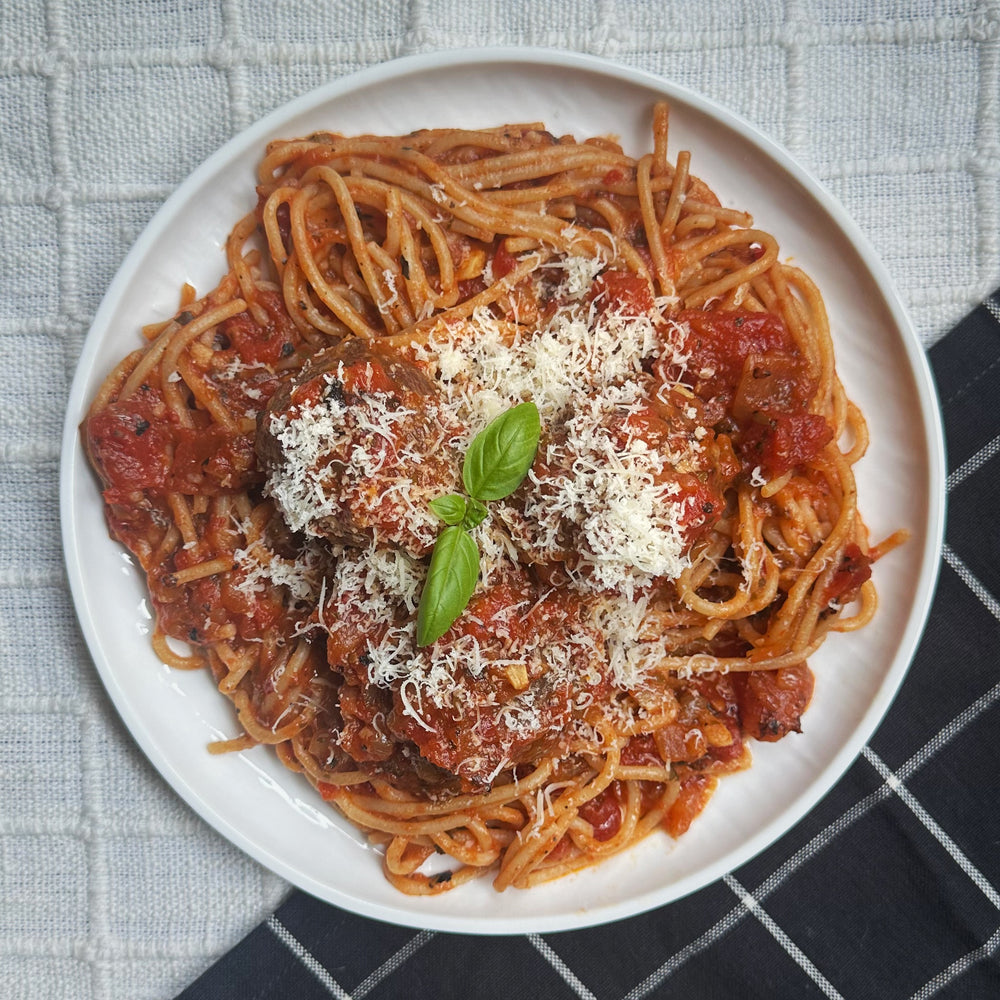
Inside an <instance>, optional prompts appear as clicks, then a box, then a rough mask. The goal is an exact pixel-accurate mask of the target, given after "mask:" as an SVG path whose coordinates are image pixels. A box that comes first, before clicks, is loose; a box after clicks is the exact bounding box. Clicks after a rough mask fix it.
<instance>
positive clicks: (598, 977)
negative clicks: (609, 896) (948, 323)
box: [180, 293, 1000, 1000]
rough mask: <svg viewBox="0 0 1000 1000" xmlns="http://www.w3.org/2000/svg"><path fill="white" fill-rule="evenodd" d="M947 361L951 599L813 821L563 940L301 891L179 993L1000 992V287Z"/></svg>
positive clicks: (947, 348) (942, 357)
mask: <svg viewBox="0 0 1000 1000" xmlns="http://www.w3.org/2000/svg"><path fill="white" fill-rule="evenodd" d="M930 357H931V362H932V366H933V369H934V373H935V376H936V380H937V385H938V389H939V393H940V397H941V401H942V406H943V409H944V416H945V426H946V432H947V444H948V451H949V463H950V465H949V470H950V471H949V476H948V495H949V502H950V509H951V518H950V527H949V529H948V531H947V542H946V547H945V550H944V558H943V565H942V568H941V579H940V583H939V587H938V592H937V595H936V599H935V603H934V608H933V611H932V613H931V617H930V620H929V623H928V626H927V629H926V631H925V634H924V638H923V641H922V643H921V646H920V649H919V652H918V654H917V656H916V659H915V662H914V664H913V666H912V668H911V670H910V673H909V675H908V676H907V679H906V682H905V683H904V685H903V688H902V690H901V693H900V694H899V696H898V698H897V699H896V701H895V703H894V705H893V707H892V709H891V710H890V712H889V713H888V715H887V716H886V718H885V720H884V721H883V723H882V725H881V726H880V728H879V729H878V731H877V733H876V734H875V736H874V737H873V739H872V740H871V742H870V743H869V745H868V746H867V747H866V748H865V750H864V752H863V753H862V755H861V756H860V758H859V759H858V760H857V762H856V763H855V764H854V766H853V767H851V769H850V770H849V771H848V773H847V774H846V775H845V776H844V778H843V779H842V780H841V781H840V782H839V783H838V784H837V786H836V787H835V788H834V789H833V791H832V792H831V793H830V794H829V795H828V796H827V797H826V798H825V799H824V800H823V801H822V802H821V803H820V804H819V805H818V806H817V807H816V808H815V809H814V810H813V811H812V812H811V813H810V814H809V815H808V816H807V817H806V818H805V819H804V820H803V821H802V822H801V823H800V824H799V825H798V826H796V828H795V829H793V830H792V831H791V832H790V833H789V834H787V835H786V836H785V837H784V838H782V839H781V840H780V841H778V842H777V843H775V844H774V845H772V846H771V847H770V848H769V849H768V850H766V851H764V852H763V853H762V854H760V855H759V856H758V857H756V858H754V859H753V860H752V861H750V862H749V863H747V864H746V865H744V866H743V867H742V868H740V869H738V870H737V871H734V872H732V873H731V874H729V875H727V876H726V877H725V878H723V879H722V880H721V881H720V882H718V883H716V884H714V885H712V886H709V887H708V888H705V889H703V890H701V891H700V892H697V893H694V894H693V895H691V896H689V897H687V898H685V899H682V900H680V901H679V902H676V903H673V904H670V905H669V906H665V907H662V908H660V909H657V910H654V911H651V912H649V913H646V914H643V915H641V916H637V917H633V918H631V919H628V920H624V921H620V922H618V923H614V924H610V925H607V926H603V927H596V928H589V929H586V930H581V931H567V932H562V933H559V934H546V935H541V934H530V935H527V936H523V937H506V938H481V937H471V936H465V935H457V934H442V933H433V932H430V931H414V930H407V929H403V928H398V927H391V926H388V925H385V924H381V923H378V922H375V921H372V920H368V919H366V918H363V917H357V916H354V915H352V914H348V913H344V912H342V911H340V910H338V909H335V908H334V907H331V906H329V905H327V904H325V903H321V902H319V901H317V900H315V899H313V898H311V897H309V896H307V895H305V894H303V893H301V892H294V893H293V894H292V895H291V897H290V898H289V899H288V900H287V901H286V902H285V903H284V904H283V905H282V906H281V907H280V908H279V909H278V910H277V912H276V913H275V914H274V915H273V916H271V917H270V918H269V919H268V920H267V921H266V922H265V923H264V924H262V925H261V926H260V927H259V928H257V929H256V930H255V931H253V933H251V934H250V935H249V936H248V937H247V938H246V939H245V940H244V941H243V942H242V943H241V944H240V945H239V946H238V947H236V948H235V949H234V950H233V951H232V952H230V953H229V954H228V955H226V956H225V957H224V958H223V959H222V960H221V961H220V962H218V963H217V964H216V965H215V966H214V967H213V968H212V969H211V970H209V971H208V972H207V973H206V974H205V975H204V976H202V977H201V978H200V979H199V980H198V981H197V982H195V983H194V984H193V985H192V986H191V987H190V988H188V989H187V990H185V991H184V992H183V993H182V994H181V996H180V1000H264V998H268V997H279V996H295V997H299V998H303V1000H305V998H309V1000H312V998H314V997H315V998H317V1000H319V998H329V997H337V998H340V1000H347V998H353V1000H362V998H364V1000H389V998H390V997H399V996H410V997H461V996H475V997H477V998H483V1000H485V998H494V997H495V998H497V1000H508V998H509V997H511V996H539V997H542V996H544V997H546V998H548V1000H560V998H565V1000H644V998H668V997H669V998H673V997H677V998H681V997H685V998H687V997H711V996H724V995H733V996H745V997H788V998H798V997H812V996H816V997H827V998H830V1000H835V998H840V997H844V998H861V997H879V998H881V1000H896V998H899V1000H903V998H911V1000H929V998H930V997H935V998H944V997H954V998H956V1000H958V998H962V1000H972V998H982V1000H995V998H996V997H998V996H1000V956H998V950H1000V851H998V850H997V841H998V837H1000V755H998V753H997V750H996V738H997V734H998V733H1000V672H998V666H1000V502H998V500H997V486H998V484H1000V410H998V408H997V405H996V401H997V399H1000V293H998V294H997V295H996V296H994V297H992V298H990V299H989V300H987V301H986V302H985V303H984V304H983V305H982V306H980V307H979V308H978V309H976V310H975V312H973V313H972V314H971V315H970V316H969V317H968V318H967V319H965V320H964V321H963V322H962V323H961V324H960V325H959V326H958V328H957V329H955V330H954V331H953V332H952V333H950V334H949V335H948V336H947V337H945V338H944V339H943V340H941V341H940V342H939V343H938V344H937V345H936V346H935V347H934V348H933V349H932V350H931V352H930ZM470 970H475V972H474V973H471V972H470ZM470 975H474V977H475V978H474V980H473V979H470Z"/></svg>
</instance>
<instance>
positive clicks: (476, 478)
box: [417, 403, 542, 646]
mask: <svg viewBox="0 0 1000 1000" xmlns="http://www.w3.org/2000/svg"><path fill="white" fill-rule="evenodd" d="M541 433H542V422H541V417H540V416H539V414H538V407H537V406H535V404H534V403H519V404H518V405H517V406H514V407H512V408H511V409H509V410H505V411H504V412H503V413H501V414H500V416H498V417H497V418H496V419H495V420H491V421H490V422H489V423H488V424H487V425H486V426H485V427H484V428H483V429H482V430H481V431H480V432H479V433H478V434H477V435H476V436H475V437H474V438H473V439H472V442H471V443H470V444H469V450H468V451H467V452H466V453H465V461H464V463H463V465H462V484H463V485H464V486H465V491H466V495H462V494H461V493H448V494H447V495H446V496H442V497H437V498H436V499H434V500H431V501H430V503H429V504H428V506H429V507H430V509H431V510H432V511H433V512H434V513H435V514H436V515H437V516H438V517H439V518H441V520H442V521H444V523H445V524H446V525H447V527H445V528H443V529H442V530H441V533H440V534H439V535H438V537H437V540H436V541H435V543H434V550H433V552H431V564H430V568H429V569H428V571H427V579H426V580H425V581H424V589H423V591H422V592H421V594H420V607H419V608H418V609H417V645H418V646H429V645H430V644H431V643H432V642H435V641H436V640H438V639H440V638H441V636H443V635H444V634H445V632H447V631H448V629H450V628H451V626H452V624H453V623H454V621H455V619H456V618H457V617H458V616H459V615H460V614H461V613H462V612H463V611H464V610H465V606H466V605H467V604H468V603H469V598H470V597H472V593H473V591H474V590H475V589H476V583H477V582H478V580H479V549H478V547H477V546H476V543H475V541H473V539H472V536H471V535H470V534H469V532H470V531H471V530H472V529H473V528H474V527H476V525H477V524H481V523H482V522H483V521H484V520H485V519H486V517H487V516H488V513H489V512H488V511H487V509H486V503H487V502H488V501H491V500H502V499H503V498H504V497H507V496H510V494H511V493H513V492H514V490H516V489H517V488H518V486H520V485H521V482H522V481H523V480H524V477H525V476H526V475H527V474H528V470H529V469H530V468H531V463H532V462H533V461H534V460H535V452H536V451H537V450H538V439H539V438H540V437H541Z"/></svg>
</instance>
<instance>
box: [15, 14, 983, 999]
mask: <svg viewBox="0 0 1000 1000" xmlns="http://www.w3.org/2000/svg"><path fill="white" fill-rule="evenodd" d="M476 44H491V45H541V46H550V47H559V48H572V49H577V50H580V51H584V52H589V53H593V54H597V55H601V56H605V57H609V58H612V59H616V60H619V61H621V62H623V63H625V64H628V65H633V66H637V67H641V68H643V69H646V70H650V71H652V72H655V73H658V74H661V75H662V76H664V77H667V78H670V79H671V80H673V81H676V82H678V83H680V84H683V85H686V86H688V87H690V88H692V89H695V90H697V91H700V92H702V93H704V94H707V95H709V96H711V97H713V98H715V99H717V100H718V101H720V102H722V103H723V104H725V105H727V106H729V107H730V108H732V109H733V110H735V111H736V112H738V113H740V114H742V115H743V116H745V117H746V118H748V119H750V120H751V121H753V122H755V123H756V124H758V125H759V126H760V127H761V128H762V129H764V130H765V131H766V132H767V133H769V134H770V135H771V136H773V137H774V138H775V139H777V140H778V141H779V142H781V143H783V144H784V145H785V146H786V147H788V148H789V149H790V150H791V152H792V153H793V154H794V155H795V156H796V157H798V158H799V159H800V160H801V161H802V162H803V163H804V164H805V165H806V166H807V167H808V168H810V169H811V170H812V171H813V172H814V173H815V174H817V175H818V176H819V177H820V178H821V179H822V180H823V181H825V182H826V184H827V185H828V187H829V188H830V189H831V190H832V192H833V193H834V194H835V195H836V196H837V197H839V198H840V199H841V201H842V202H843V203H844V204H845V205H846V207H847V208H848V210H849V211H850V212H851V213H852V214H853V215H854V217H855V218H856V219H857V221H858V222H859V223H860V225H861V227H862V229H863V230H864V231H865V232H866V233H867V235H868V236H869V238H870V239H871V241H872V242H873V244H874V245H875V247H876V249H877V250H878V251H879V252H880V253H881V254H882V256H883V258H884V260H885V262H886V264H887V266H888V268H889V270H890V272H891V273H892V275H893V277H894V278H895V280H896V282H897V283H898V286H899V289H900V291H901V293H902V297H903V299H904V301H905V303H906V304H907V305H908V307H909V309H910V311H911V315H912V318H913V320H914V323H915V325H916V327H917V329H918V332H919V334H920V337H921V338H922V340H923V342H924V343H925V345H928V346H929V345H930V344H931V343H933V342H934V341H935V340H936V339H937V338H938V337H940V336H941V335H942V334H943V333H944V332H945V331H946V329H947V328H948V327H949V325H950V324H951V323H953V322H954V321H955V320H957V319H958V318H959V317H960V316H961V315H962V314H963V313H964V312H965V311H966V310H967V308H968V307H970V306H971V305H972V304H973V303H974V302H976V301H977V300H978V299H980V298H981V297H982V296H983V295H984V294H985V293H987V292H988V291H991V290H992V289H994V288H996V287H997V286H998V285H1000V216H998V213H1000V190H998V186H1000V115H998V107H1000V3H995V2H981V3H973V2H963V0H914V2H906V0H898V2H892V0H835V2H819V0H798V2H796V0H744V2H739V0H736V2H732V3H726V4H721V3H719V4H716V3H712V2H706V0H678V2H669V0H658V2H655V3H652V2H650V3H647V2H634V3H630V2H627V0H617V2H616V0H601V2H585V0H546V2H545V3H540V2H537V0H509V2H505V0H489V2H481V0H461V2H458V0H447V2H442V3H434V2H431V0H409V2H405V0H400V2H393V0H341V2H338V0H273V2H271V3H267V4H258V3H254V2H251V0H184V2H178V0H49V2H47V3H46V2H42V0H27V2H26V3H25V2H21V3H13V2H11V3H6V4H5V5H4V9H3V13H2V17H0V337H2V340H0V344H2V348H0V350H2V354H0V357H2V364H0V532H2V536H0V995H2V996H4V997H12V998H32V1000H35V998H37V1000H41V998H44V1000H60V998H67V1000H69V998H72V1000H89V998H112V997H113V998H129V1000H141V998H168V997H171V996H173V995H174V994H175V993H177V992H178V991H179V990H180V989H181V988H183V987H184V986H185V985H186V984H187V983H188V982H189V981H190V980H191V979H193V978H194V977H195V976H196V975H197V974H198V973H200V972H201V971H202V970H203V969H204V968H206V967H207V966H208V965H209V964H210V963H211V962H212V961H213V959H214V958H215V957H217V956H218V955H220V954H221V953H222V952H224V951H225V950H227V949H228V948H229V947H230V946H231V945H233V944H235V942H236V941H237V940H238V939H239V938H240V937H241V936H242V935H243V934H244V933H245V932H247V931H248V930H250V928H252V927H253V926H254V925H255V924H256V923H257V922H259V921H260V920H261V919H262V918H263V917H264V916H265V915H266V914H267V913H268V912H269V911H270V910H271V909H272V908H273V907H274V906H275V905H276V904H277V903H278V902H279V900H280V899H281V898H282V895H283V894H284V892H285V890H286V886H285V885H284V883H282V882H281V880H279V879H278V878H276V877H275V876H273V875H271V874H269V873H268V872H266V871H264V870H263V869H261V868H260V867H259V866H258V865H257V864H256V863H254V862H252V861H250V860H249V859H248V858H246V857H245V856H244V855H242V854H241V853H240V852H239V851H237V850H236V849H235V848H233V847H231V846H230V845H229V844H228V843H226V842H225V841H223V840H222V839H221V838H220V837H219V836H218V835H217V834H216V833H214V832H213V831H212V830H210V829H209V828H208V827H206V826H205V824H204V823H202V822H201V821H200V820H199V819H198V818H197V817H195V816H194V815H193V814H192V813H191V812H190V811H189V810H188V809H187V807H186V806H184V805H183V804H182V803H181V802H180V801H179V799H178V798H177V797H176V796H175V795H174V793H173V792H172V791H170V790H169V788H167V786H166V785H165V784H164V782H163V781H162V780H161V779H160V778H159V776H158V775H157V774H156V773H155V772H154V771H153V769H152V767H151V766H150V765H149V764H148V763H146V761H145V759H144V758H143V757H142V756H141V754H140V753H139V752H138V750H137V749H136V747H135V746H134V744H133V743H132V741H131V738H130V737H129V735H128V733H127V732H126V730H125V728H124V727H123V725H122V724H121V723H120V722H119V720H118V718H117V716H116V715H115V713H114V711H113V709H112V708H111V707H110V704H109V702H108V699H107V698H106V696H105V694H104V692H103V689H102V688H101V686H100V683H99V681H98V679H97V676H96V673H95V671H94V668H93V666H92V664H91V661H90V659H89V656H88V654H87V651H86V649H85V647H84V644H83V641H82V639H81V636H80V633H79V631H78V629H77V626H76V621H75V618H74V613H73V608H72V605H71V601H70V596H69V592H68V589H67V585H66V579H65V575H64V571H63V565H62V551H61V545H60V534H59V519H58V504H57V492H58V464H59V445H60V432H61V423H62V418H63V412H64V408H65V401H66V397H67V393H68V389H69V384H70V381H71V379H72V376H73V372H74V367H75V364H76V360H77V357H78V355H79V352H80V348H81V345H82V342H83V338H84V336H85V335H86V332H87V329H88V324H89V322H90V320H91V319H92V317H93V314H94V312H95V310H96V308H97V306H98V304H99V302H100V300H101V297H102V295H103V293H104V290H105V288H106V287H107V285H108V283H109V282H110V280H111V278H112V276H113V275H114V273H115V270H116V269H117V267H118V265H119V263H120V262H121V260H122V258H123V257H124V255H125V253H126V252H127V250H128V248H129V246H130V244H131V243H132V241H133V240H134V239H135V238H136V237H137V236H138V234H139V233H140V231H141V230H142V228H143V226H144V225H145V223H146V222H147V220H148V219H149V218H150V217H151V216H152V214H153V213H154V211H155V210H156V209H157V207H158V206H159V205H160V204H161V203H162V201H163V200H164V199H165V197H166V196H167V195H168V194H169V193H170V192H171V190H172V189H173V188H174V187H175V186H176V185H177V184H178V183H179V182H180V181H181V180H182V179H183V178H184V177H185V176H186V175H187V174H188V173H189V172H190V171H191V170H192V169H193V168H194V167H195V166H197V165H198V163H199V162H200V161H201V160H202V159H204V158H205V157H206V156H207V155H208V154H209V153H211V152H212V151H213V150H215V149H216V148H217V147H219V146H220V145H221V144H222V143H223V142H225V141H226V140H227V139H228V138H230V137H231V136H232V135H234V134H235V133H236V132H238V131H240V130H241V129H242V128H244V127H245V126H247V125H248V124H250V123H251V122H252V121H254V120H255V119H256V118H258V117H259V116H261V115H262V114H263V113H265V112H267V111H270V110H271V109H272V108H274V107H276V106H278V105H280V104H282V103H284V102H285V101H286V100H288V99H289V98H291V97H293V96H296V95H298V94H300V93H303V92H304V91H306V90H309V89H311V88H313V87H315V86H317V85H319V84H321V83H324V82H325V81H328V80H331V79H334V78H337V77H340V76H343V75H345V74H347V73H350V72H352V71H354V70H356V69H359V68H361V67H364V66H367V65H371V64H373V63H376V62H379V61H382V60H385V59H389V58H393V57H395V56H399V55H404V54H409V53H414V52H425V51H429V50H433V49H437V48H448V47H456V46H467V45H476Z"/></svg>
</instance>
